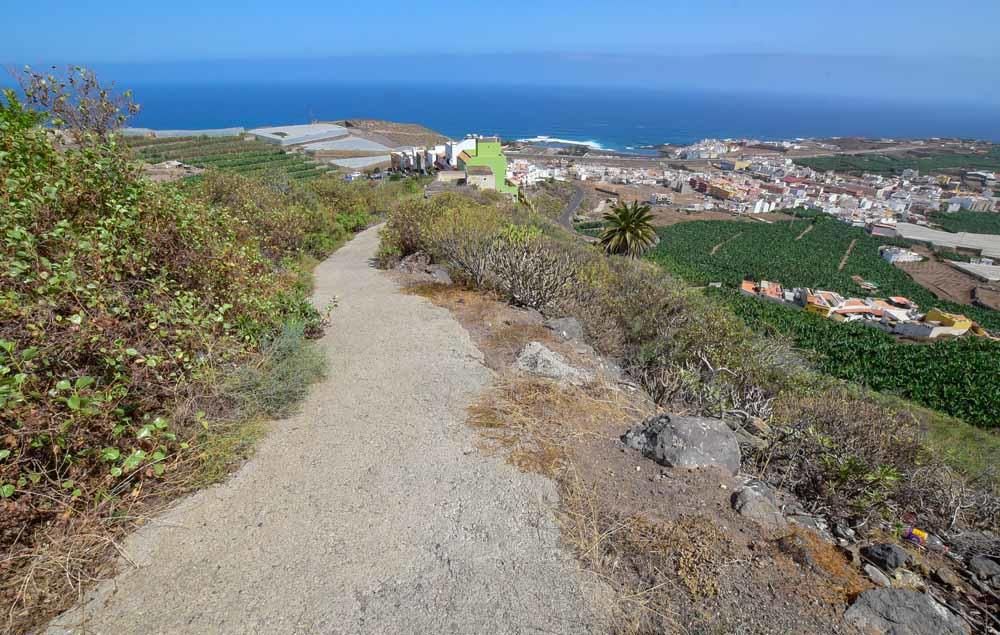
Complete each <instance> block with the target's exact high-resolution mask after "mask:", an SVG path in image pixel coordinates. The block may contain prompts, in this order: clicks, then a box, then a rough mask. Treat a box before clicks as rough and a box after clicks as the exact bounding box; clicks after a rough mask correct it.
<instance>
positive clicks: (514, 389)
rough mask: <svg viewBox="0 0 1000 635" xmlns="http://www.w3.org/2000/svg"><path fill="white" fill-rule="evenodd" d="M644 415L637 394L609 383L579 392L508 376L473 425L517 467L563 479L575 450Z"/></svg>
mask: <svg viewBox="0 0 1000 635" xmlns="http://www.w3.org/2000/svg"><path fill="white" fill-rule="evenodd" d="M642 414H643V410H642V407H641V406H640V405H637V404H636V403H635V401H634V398H633V397H632V395H631V394H629V393H627V392H626V391H625V390H623V389H622V388H620V387H618V386H616V385H614V384H611V383H608V382H598V383H595V384H591V385H590V386H587V387H578V386H572V385H568V384H559V383H556V382H553V381H550V380H547V379H540V378H537V377H530V376H522V375H517V374H513V373H507V374H505V375H502V376H500V377H499V378H498V379H497V380H496V382H495V383H494V385H493V388H492V389H491V390H489V391H488V392H487V393H486V394H485V395H483V396H482V397H481V398H480V399H479V401H477V402H476V403H475V404H474V405H473V406H472V407H471V408H470V409H469V420H468V422H469V425H471V426H473V427H474V428H478V429H479V430H480V431H481V432H482V435H483V436H484V437H485V438H487V439H490V440H491V441H493V442H495V443H497V444H498V445H499V446H500V447H502V448H504V449H505V450H506V451H507V452H508V460H509V461H510V462H511V463H512V464H513V465H516V466H517V467H519V468H521V469H523V470H526V471H529V472H535V473H538V474H543V475H545V476H549V477H558V476H560V475H562V473H563V472H564V471H565V469H566V466H567V461H568V459H569V455H570V450H569V448H570V447H571V445H573V444H574V443H575V442H578V441H579V440H580V439H581V438H583V437H591V438H593V437H600V436H603V435H605V434H606V433H607V430H608V429H609V428H615V427H616V426H620V425H621V424H622V423H623V422H626V421H632V420H634V419H636V418H639V417H641V416H642Z"/></svg>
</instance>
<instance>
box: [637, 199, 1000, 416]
mask: <svg viewBox="0 0 1000 635" xmlns="http://www.w3.org/2000/svg"><path fill="white" fill-rule="evenodd" d="M810 223H813V228H812V230H810V231H809V232H808V233H803V232H804V230H805V229H806V228H807V227H808V226H809V224H810ZM659 234H660V238H661V242H660V244H659V245H658V246H657V248H656V249H655V250H654V251H653V252H652V253H651V254H650V256H649V257H650V258H651V259H652V260H654V261H656V262H658V263H659V264H661V265H662V266H664V267H665V268H666V269H668V270H670V271H672V272H673V273H675V274H677V275H679V276H681V277H683V278H684V279H686V280H688V281H690V282H692V283H695V284H707V283H709V282H713V281H718V282H722V283H723V284H724V286H725V287H726V288H723V289H721V290H714V289H713V290H709V291H710V292H711V293H714V294H718V297H719V299H720V300H722V301H724V302H725V303H726V304H727V305H729V306H730V307H731V308H732V309H733V310H734V311H735V312H736V313H737V314H738V315H739V316H740V317H742V318H743V320H744V321H746V322H747V324H748V325H749V326H750V327H751V328H753V329H755V330H758V331H763V332H765V333H768V334H772V335H779V336H781V337H787V338H790V339H791V340H792V341H793V342H794V343H795V345H796V346H797V347H800V348H802V349H804V350H805V351H808V352H809V354H810V355H812V356H813V357H814V360H813V361H814V363H815V364H816V366H817V368H819V369H820V370H822V371H823V372H825V373H828V374H830V375H832V376H835V377H838V378H841V379H847V380H850V381H855V382H858V383H860V384H864V385H867V386H869V387H871V388H874V389H876V390H880V391H884V392H889V393H894V394H898V395H900V396H903V397H906V398H908V399H911V400H913V401H915V402H917V403H920V404H922V405H925V406H928V407H931V408H934V409H937V410H940V411H941V412H944V413H947V414H950V415H954V416H957V417H960V418H962V419H964V420H965V421H967V422H969V423H973V424H975V425H979V426H984V427H994V426H998V425H1000V420H998V415H997V413H998V412H1000V382H998V380H997V377H1000V342H994V341H989V340H984V339H980V338H961V339H957V340H950V341H940V342H934V343H931V344H914V343H907V342H900V341H897V340H896V339H895V338H893V337H892V336H890V335H887V334H885V333H883V332H881V331H877V330H875V329H872V328H870V327H866V326H864V325H861V324H841V323H837V322H833V321H830V320H825V319H822V318H818V317H816V316H812V315H809V314H806V313H805V312H804V311H800V310H798V309H795V308H791V307H784V306H781V305H778V304H773V303H769V302H765V301H762V300H757V299H755V298H746V297H744V296H742V295H740V294H739V293H738V292H737V291H735V287H737V286H738V285H739V283H740V281H741V280H742V279H743V278H744V277H750V278H755V279H761V278H763V279H767V280H774V281H778V282H781V283H782V284H783V285H785V286H809V287H819V288H823V289H829V290H833V291H837V292H839V293H842V294H849V295H854V296H863V295H866V294H865V292H864V291H863V290H862V289H861V288H860V287H858V285H857V284H856V283H855V282H854V281H853V280H852V279H851V276H852V275H860V276H861V277H862V278H864V279H865V280H868V281H870V282H874V283H875V284H878V285H879V293H878V295H904V296H906V297H908V298H910V299H912V300H913V301H915V302H917V304H919V305H920V306H921V307H922V308H924V309H929V308H931V307H935V306H936V307H940V308H942V309H944V310H948V311H955V312H959V313H965V314H966V315H968V316H969V317H971V318H973V319H975V320H977V321H979V323H980V324H982V325H983V326H984V327H985V328H987V329H990V330H992V331H995V332H996V331H1000V312H997V311H991V310H989V309H982V308H978V307H970V306H963V305H958V304H954V303H951V302H947V301H942V300H938V299H936V298H935V297H934V296H933V295H932V294H931V293H930V292H928V291H927V290H926V289H924V288H923V287H921V286H919V285H918V284H917V283H915V282H914V281H913V280H912V279H910V277H909V276H907V275H906V273H904V272H903V271H901V270H899V269H896V268H895V267H893V266H892V265H890V264H889V263H887V262H885V261H884V260H882V259H881V258H880V257H879V256H878V247H879V245H881V244H884V243H883V241H880V240H878V239H874V238H872V237H870V236H868V235H867V234H865V233H864V231H863V230H860V229H857V228H852V227H849V226H847V225H845V224H843V223H840V222H838V221H835V220H833V219H826V218H818V219H815V220H799V221H794V222H785V223H774V224H771V225H763V224H755V223H746V222H735V221H706V222H692V223H683V224H679V225H673V226H671V227H666V228H662V229H660V230H659ZM852 243H854V247H853V248H852V249H851V250H850V255H849V256H848V257H847V258H846V260H844V254H845V253H846V252H847V250H848V247H849V246H850V245H851V244H852ZM713 252H714V253H713ZM842 260H843V262H844V266H843V269H839V267H840V263H841V261H842Z"/></svg>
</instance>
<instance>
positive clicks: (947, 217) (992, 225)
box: [933, 212, 1000, 234]
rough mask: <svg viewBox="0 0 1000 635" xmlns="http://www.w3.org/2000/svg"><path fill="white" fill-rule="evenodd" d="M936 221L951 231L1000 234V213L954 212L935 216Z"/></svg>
mask: <svg viewBox="0 0 1000 635" xmlns="http://www.w3.org/2000/svg"><path fill="white" fill-rule="evenodd" d="M933 220H934V222H935V223H937V224H938V225H940V226H941V228H942V229H944V230H946V231H950V232H971V233H973V234H1000V213H994V212H953V213H951V214H940V215H938V216H935V217H934V219H933Z"/></svg>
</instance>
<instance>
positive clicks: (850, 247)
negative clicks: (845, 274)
mask: <svg viewBox="0 0 1000 635" xmlns="http://www.w3.org/2000/svg"><path fill="white" fill-rule="evenodd" d="M856 244H858V239H857V238H855V239H854V240H852V241H851V244H850V245H848V246H847V251H845V252H844V257H843V258H841V259H840V264H839V265H837V271H843V270H844V266H845V265H847V259H848V258H850V257H851V252H852V251H854V245H856Z"/></svg>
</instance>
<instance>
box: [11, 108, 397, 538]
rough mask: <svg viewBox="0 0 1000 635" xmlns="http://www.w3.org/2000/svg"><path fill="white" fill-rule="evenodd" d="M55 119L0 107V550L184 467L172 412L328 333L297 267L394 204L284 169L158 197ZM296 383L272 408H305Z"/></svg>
mask: <svg viewBox="0 0 1000 635" xmlns="http://www.w3.org/2000/svg"><path fill="white" fill-rule="evenodd" d="M44 116H45V115H44V114H42V113H38V112H34V111H32V110H30V109H29V108H28V107H26V106H24V105H22V104H21V103H20V102H19V101H18V100H17V98H16V96H15V95H14V94H13V93H12V92H8V93H7V94H6V104H4V105H3V106H0V183H3V184H4V187H3V188H2V190H0V241H2V242H0V279H2V284H0V288H2V292H0V421H2V425H0V498H2V499H3V500H2V501H0V503H2V504H4V505H6V507H5V509H6V510H7V511H8V512H11V513H5V514H3V515H0V545H2V546H3V547H4V548H7V547H8V546H9V545H10V544H11V541H12V540H15V539H17V540H19V541H20V544H21V545H22V546H24V545H29V546H30V544H31V535H32V528H33V527H34V526H36V525H38V524H39V523H44V522H45V521H47V520H50V519H52V518H54V517H56V516H59V517H61V518H66V517H67V515H68V516H72V515H73V513H74V512H76V511H83V510H86V509H92V508H93V506H94V505H98V504H99V505H101V506H102V508H103V509H108V510H110V509H113V508H114V505H115V500H116V499H117V498H118V497H120V496H121V495H122V494H123V493H127V492H128V491H129V490H130V489H132V488H134V487H136V486H137V484H138V483H139V482H140V481H142V480H143V479H157V478H159V477H160V476H162V475H163V474H164V472H165V471H169V470H172V469H173V468H174V466H175V465H177V464H178V463H179V462H181V461H182V459H183V458H184V450H185V449H186V446H187V443H188V442H189V441H190V435H191V431H192V428H195V429H198V427H197V426H191V424H192V423H193V422H192V421H191V420H190V417H191V416H193V415H190V416H189V415H185V414H183V413H182V410H183V409H179V408H178V404H180V403H181V402H189V401H196V400H204V399H203V395H204V394H205V393H206V392H208V393H210V392H211V390H207V389H206V388H204V385H205V384H206V383H211V382H216V381H219V380H220V378H225V377H226V376H227V375H228V374H232V373H233V372H234V369H239V368H244V367H246V366H247V365H248V364H249V363H250V362H252V361H253V360H255V359H258V358H260V357H261V356H262V355H264V356H265V357H266V356H267V355H269V353H267V351H270V350H273V346H274V344H273V343H274V342H275V341H276V340H275V338H276V337H277V335H278V334H280V333H282V332H286V331H287V325H288V324H290V323H291V324H297V325H298V327H297V330H296V331H295V332H294V333H292V335H288V334H287V333H286V335H285V336H283V337H282V338H280V341H281V342H285V343H286V344H284V346H286V347H287V342H289V341H290V340H291V339H295V337H293V335H294V334H295V333H298V334H299V335H298V336H297V337H298V338H299V339H300V340H301V334H303V333H304V334H306V335H308V334H315V333H316V332H318V329H319V326H320V321H321V316H320V314H319V313H318V311H317V310H316V309H315V308H314V307H313V306H312V304H311V303H310V302H309V301H308V296H309V292H310V281H309V277H308V274H307V271H306V270H305V268H304V265H303V263H305V262H307V261H308V259H310V258H322V257H324V256H326V255H327V254H328V253H330V251H332V250H333V249H334V248H335V247H336V246H337V245H339V244H340V243H341V242H342V241H343V240H345V239H346V238H347V237H348V236H349V234H350V232H352V231H356V230H358V229H361V228H363V227H365V226H367V225H368V224H370V222H371V220H372V217H371V216H370V214H369V213H370V212H371V211H373V210H374V209H375V206H376V204H379V203H381V202H383V199H382V198H381V197H382V196H383V195H382V194H380V193H376V188H375V187H374V186H372V185H368V184H357V185H355V184H346V183H341V182H333V183H330V184H321V182H322V181H323V180H317V181H316V182H314V183H312V184H309V185H302V184H300V183H299V182H298V181H296V180H295V179H293V178H290V177H288V176H287V175H284V174H281V173H277V174H273V175H270V176H265V177H264V178H262V179H256V180H254V179H247V178H244V177H240V176H237V175H232V174H221V173H215V172H209V173H207V174H206V176H205V178H204V179H203V180H201V181H200V182H198V183H182V184H177V185H157V184H153V183H150V182H148V181H146V180H145V179H143V178H142V177H141V170H140V167H139V165H138V164H137V163H135V162H134V159H133V157H132V154H131V152H129V151H128V149H127V148H126V147H124V146H123V145H121V143H120V141H119V140H118V138H117V137H116V136H115V135H114V134H100V135H98V134H88V133H87V132H86V131H77V132H79V133H80V134H78V135H74V139H75V140H74V142H73V143H71V144H63V143H62V137H61V136H60V134H59V132H57V131H54V130H52V129H47V128H45V127H43V126H42V125H41V124H42V123H43V118H44ZM330 181H333V180H332V179H331V180H330ZM275 368H279V367H278V366H275ZM275 372H277V371H275ZM281 372H288V373H291V371H281ZM307 374H308V375H310V376H314V375H315V373H307ZM288 376H289V377H294V376H297V375H294V376H293V375H292V374H289V375H288ZM241 381H242V380H241ZM247 381H249V380H247ZM289 381H290V384H289V386H287V387H286V388H284V389H282V390H279V391H277V392H276V393H275V396H274V398H273V399H272V398H270V397H268V398H267V399H268V400H269V402H275V403H277V402H279V401H281V400H283V399H285V393H287V392H288V391H289V390H291V391H293V393H294V391H296V390H298V391H299V392H298V393H294V394H300V392H301V387H299V388H296V387H295V386H299V383H301V382H299V383H296V382H292V381H291V380H289ZM244 384H245V385H250V384H246V383H245V382H244ZM292 384H295V386H293V385H292ZM289 394H292V393H289ZM214 407H215V408H216V409H217V410H219V409H221V408H223V406H222V405H219V404H216V405H215V406H214ZM275 408H276V406H267V407H265V408H263V410H262V412H264V413H271V412H272V411H275ZM178 413H181V414H178ZM13 512H17V513H13Z"/></svg>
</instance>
